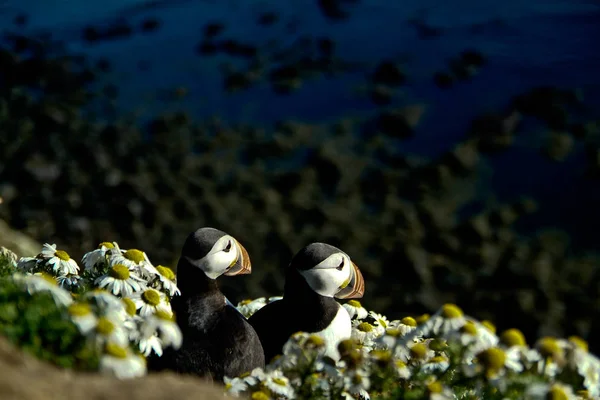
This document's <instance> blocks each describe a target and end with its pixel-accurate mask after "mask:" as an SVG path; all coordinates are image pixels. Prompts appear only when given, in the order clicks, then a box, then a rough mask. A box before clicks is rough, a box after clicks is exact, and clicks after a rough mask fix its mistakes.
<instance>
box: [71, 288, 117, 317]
mask: <svg viewBox="0 0 600 400" xmlns="http://www.w3.org/2000/svg"><path fill="white" fill-rule="evenodd" d="M82 298H83V299H85V300H88V301H89V302H90V303H91V304H92V306H93V307H94V309H95V311H96V313H98V314H99V315H107V314H117V315H119V316H121V317H122V319H123V320H124V319H125V316H126V314H127V310H126V309H125V304H124V303H123V301H122V299H120V298H119V297H117V296H114V295H112V294H110V293H109V292H108V291H106V290H103V289H94V290H90V291H89V292H86V293H84V294H83V296H82Z"/></svg>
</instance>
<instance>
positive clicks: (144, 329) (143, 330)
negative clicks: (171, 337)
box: [136, 324, 163, 357]
mask: <svg viewBox="0 0 600 400" xmlns="http://www.w3.org/2000/svg"><path fill="white" fill-rule="evenodd" d="M136 341H137V342H138V348H139V350H140V352H141V353H142V354H143V355H144V356H145V357H148V356H149V355H150V354H151V353H154V354H156V355H157V356H159V357H160V356H162V354H163V348H162V343H161V341H160V339H159V338H158V335H157V334H156V330H152V329H150V327H149V326H148V325H144V324H142V326H141V327H140V330H139V332H138V335H137V340H136Z"/></svg>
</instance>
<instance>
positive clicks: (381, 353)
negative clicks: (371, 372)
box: [370, 349, 392, 363]
mask: <svg viewBox="0 0 600 400" xmlns="http://www.w3.org/2000/svg"><path fill="white" fill-rule="evenodd" d="M370 355H371V357H373V358H374V359H376V360H377V361H380V362H384V363H388V362H390V361H391V360H392V353H391V352H390V351H389V350H380V349H376V350H372V351H371V353H370Z"/></svg>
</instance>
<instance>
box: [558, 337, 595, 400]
mask: <svg viewBox="0 0 600 400" xmlns="http://www.w3.org/2000/svg"><path fill="white" fill-rule="evenodd" d="M563 342H566V343H564V346H565V347H566V348H567V351H566V357H567V364H568V365H569V367H570V368H571V369H572V370H575V371H577V373H578V374H579V375H580V376H581V377H582V378H583V386H585V388H586V389H587V391H588V395H589V396H590V397H592V398H596V397H600V359H598V357H596V356H594V355H593V354H590V353H589V352H588V344H587V342H586V341H585V340H583V339H581V338H580V337H577V336H571V337H569V339H568V340H567V341H564V340H563Z"/></svg>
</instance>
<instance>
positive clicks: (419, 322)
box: [415, 314, 431, 325]
mask: <svg viewBox="0 0 600 400" xmlns="http://www.w3.org/2000/svg"><path fill="white" fill-rule="evenodd" d="M430 317H431V316H430V315H429V314H423V315H419V316H418V317H416V318H415V321H416V322H417V325H423V324H424V323H425V322H427V321H429V318H430Z"/></svg>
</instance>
